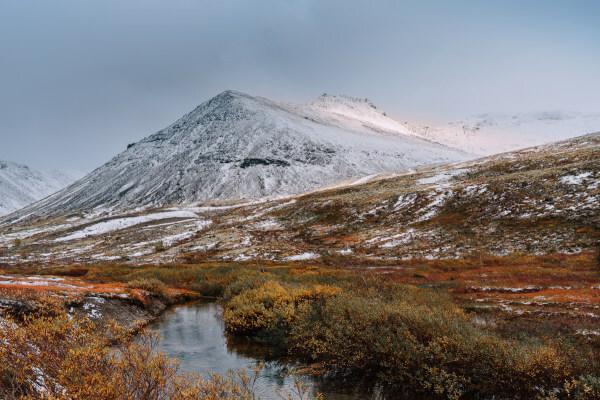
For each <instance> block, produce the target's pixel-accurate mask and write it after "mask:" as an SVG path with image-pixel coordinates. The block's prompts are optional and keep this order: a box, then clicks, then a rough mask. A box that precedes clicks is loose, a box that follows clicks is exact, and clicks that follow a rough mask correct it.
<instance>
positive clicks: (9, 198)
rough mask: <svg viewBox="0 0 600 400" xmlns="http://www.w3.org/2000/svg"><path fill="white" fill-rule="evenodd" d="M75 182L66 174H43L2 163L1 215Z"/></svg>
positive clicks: (57, 172) (7, 162)
mask: <svg viewBox="0 0 600 400" xmlns="http://www.w3.org/2000/svg"><path fill="white" fill-rule="evenodd" d="M74 180H75V178H74V177H73V176H72V175H70V174H67V173H64V172H60V171H50V172H43V171H38V170H36V169H33V168H31V167H28V166H26V165H21V164H17V163H13V162H9V161H0V215H3V214H8V213H10V212H12V211H15V210H18V209H20V208H22V207H25V206H27V205H29V204H31V203H33V202H35V201H37V200H40V199H43V198H44V197H46V196H48V195H50V194H52V193H54V192H57V191H58V190H60V189H62V188H64V187H66V186H67V185H68V184H70V183H72V182H73V181H74Z"/></svg>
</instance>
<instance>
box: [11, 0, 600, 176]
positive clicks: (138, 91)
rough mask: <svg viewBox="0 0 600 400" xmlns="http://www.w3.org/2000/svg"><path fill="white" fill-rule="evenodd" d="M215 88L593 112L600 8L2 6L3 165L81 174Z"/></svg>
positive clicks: (318, 1) (415, 114) (434, 109)
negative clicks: (71, 171) (80, 171)
mask: <svg viewBox="0 0 600 400" xmlns="http://www.w3.org/2000/svg"><path fill="white" fill-rule="evenodd" d="M225 89H237V90H241V91H244V92H247V93H250V94H255V95H261V96H266V97H269V98H272V99H276V100H284V101H293V102H302V101H307V100H310V99H312V98H314V97H316V96H318V95H319V94H320V93H322V92H328V93H343V94H349V95H354V96H359V97H368V98H370V99H371V100H373V101H374V102H375V103H376V104H378V105H379V107H380V108H382V109H384V110H386V111H387V112H388V113H389V114H391V115H395V116H398V117H402V118H415V119H429V120H451V119H459V118H462V117H464V116H468V115H472V114H476V113H481V112H495V111H507V112H509V111H510V112H513V111H523V112H526V111H539V110H571V111H600V1H597V0H590V1H584V0H570V1H566V0H564V1H563V0H560V1H558V0H556V1H552V0H538V1H530V0H518V1H516V0H514V1H513V0H502V1H487V0H479V1H475V0H471V1H467V0H439V1H428V0H415V1H401V0H396V1H392V0H390V1H386V0H380V1H377V0H370V1H367V0H255V1H250V0H218V1H214V0H213V1H201V0H196V1H191V0H169V1H166V0H161V1H158V0H143V1H141V0H140V1H133V0H102V1H91V0H90V1H85V0H72V1H65V0H52V1H48V0H39V1H33V0H0V159H8V160H12V161H17V162H22V163H26V164H29V165H32V166H34V167H38V168H45V169H50V168H62V169H78V170H83V171H89V170H91V169H93V168H95V167H97V166H99V165H101V164H102V163H104V162H105V161H107V160H109V159H110V158H111V157H112V156H113V155H115V154H116V153H118V152H119V151H121V150H123V149H124V148H125V146H126V145H127V143H130V142H133V141H136V140H139V139H141V138H142V137H144V136H147V135H149V134H151V133H153V132H155V131H157V130H159V129H160V128H162V127H164V126H166V125H168V124H169V123H171V122H172V121H174V120H175V119H176V118H178V117H179V116H181V115H182V114H184V113H185V112H187V111H188V110H190V109H191V108H193V107H194V106H196V105H197V104H199V103H201V102H202V101H204V100H206V99H208V98H210V97H211V96H213V95H215V94H217V93H219V92H221V91H223V90H225Z"/></svg>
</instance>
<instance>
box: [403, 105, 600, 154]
mask: <svg viewBox="0 0 600 400" xmlns="http://www.w3.org/2000/svg"><path fill="white" fill-rule="evenodd" d="M403 125H404V126H405V128H406V129H407V130H409V131H410V132H412V133H413V134H415V135H418V136H420V137H422V138H425V139H428V140H432V141H435V142H438V143H442V144H445V145H447V146H450V147H455V148H458V149H462V150H464V151H466V152H469V153H473V154H479V155H491V154H496V153H501V152H506V151H511V150H516V149H521V148H525V147H530V146H538V145H541V144H545V143H551V142H555V141H559V140H565V139H568V138H572V137H575V136H579V135H583V134H587V133H595V132H600V113H597V114H589V113H574V112H560V111H552V112H550V111H546V112H537V113H520V114H497V113H489V114H482V115H478V116H475V117H471V118H467V119H464V120H460V121H454V122H450V123H447V124H441V125H426V124H415V123H410V122H404V123H403Z"/></svg>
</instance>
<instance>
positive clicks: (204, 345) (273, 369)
mask: <svg viewBox="0 0 600 400" xmlns="http://www.w3.org/2000/svg"><path fill="white" fill-rule="evenodd" d="M151 329H153V330H156V331H157V332H158V333H159V334H160V338H161V340H160V350H161V351H162V352H164V353H165V354H167V355H168V356H170V357H173V358H176V359H178V360H179V362H180V364H181V369H182V370H184V371H189V372H197V373H199V374H201V375H203V376H208V375H209V374H211V373H218V374H222V375H224V374H227V372H228V371H230V370H239V369H252V368H254V367H255V366H256V365H257V363H260V362H265V359H266V356H267V355H268V353H269V351H268V349H267V348H266V347H264V346H260V345H256V344H251V343H249V342H247V341H246V342H244V341H233V340H228V339H227V337H226V335H225V329H224V325H223V320H222V319H221V307H220V306H219V305H217V304H216V303H192V304H187V305H183V306H179V307H175V308H173V309H172V310H169V311H167V312H166V313H165V314H164V315H163V316H162V317H161V318H160V319H159V320H158V321H157V322H156V323H155V324H153V325H152V326H151ZM291 371H293V367H290V366H289V365H287V364H281V363H278V362H274V361H270V362H265V367H264V369H263V370H262V371H261V372H260V375H259V377H258V379H257V381H256V386H255V389H256V392H257V394H258V395H259V396H260V399H263V400H272V399H282V398H286V397H287V394H291V393H295V389H294V387H295V383H296V381H297V380H300V381H301V382H303V384H304V385H305V386H306V387H307V390H308V394H309V396H310V398H312V397H313V396H314V395H315V394H316V393H323V394H324V395H325V397H326V399H328V400H357V399H365V398H368V397H371V396H369V395H367V396H366V397H365V394H364V393H363V394H361V395H359V394H352V393H350V394H349V393H341V392H340V391H339V390H332V389H330V388H329V389H328V388H327V387H326V386H325V385H324V384H323V383H321V382H318V381H317V380H316V379H315V378H313V377H310V376H305V375H298V374H294V373H292V372H291Z"/></svg>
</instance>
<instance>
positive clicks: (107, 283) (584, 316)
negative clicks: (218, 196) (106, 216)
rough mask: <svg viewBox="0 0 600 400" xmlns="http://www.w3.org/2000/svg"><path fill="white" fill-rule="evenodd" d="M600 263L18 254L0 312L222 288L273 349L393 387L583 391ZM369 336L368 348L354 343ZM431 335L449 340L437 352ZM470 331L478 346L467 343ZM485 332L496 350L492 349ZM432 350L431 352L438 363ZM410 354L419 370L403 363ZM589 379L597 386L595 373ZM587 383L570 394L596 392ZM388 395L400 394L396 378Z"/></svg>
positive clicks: (228, 305) (121, 302) (598, 324)
mask: <svg viewBox="0 0 600 400" xmlns="http://www.w3.org/2000/svg"><path fill="white" fill-rule="evenodd" d="M328 264H329V265H328ZM598 272H599V265H598V254H597V253H595V252H587V253H581V254H577V255H564V254H558V255H548V256H537V257H536V256H511V257H497V256H489V255H480V257H478V258H468V259H462V260H452V261H448V260H446V261H443V260H410V261H405V262H401V263H395V264H393V265H392V264H390V263H388V265H385V264H384V263H377V264H373V263H368V262H357V263H356V264H354V265H344V266H341V265H336V263H335V262H334V260H330V261H329V263H324V262H323V260H310V261H295V262H286V263H274V262H273V263H252V262H245V263H243V262H242V263H241V262H218V263H215V262H208V263H201V264H169V265H131V264H97V265H63V266H46V267H40V266H20V267H8V268H4V270H3V271H2V278H1V280H0V298H1V299H0V310H2V314H3V315H4V316H5V318H6V317H8V318H15V317H16V318H18V319H19V318H22V316H23V315H37V313H39V312H40V309H41V308H43V307H42V306H41V304H44V302H45V301H46V300H45V299H47V298H48V297H51V298H54V299H60V303H61V304H64V309H65V310H67V311H68V312H69V313H70V314H71V315H73V316H76V317H77V318H84V319H90V320H92V321H95V322H99V323H100V325H106V323H107V322H108V321H109V320H113V319H114V320H116V321H118V322H120V323H121V324H123V325H124V326H125V327H126V328H127V329H130V330H136V331H137V330H139V329H140V328H141V327H142V326H143V325H145V324H147V323H148V322H149V321H151V320H152V319H154V318H156V317H157V316H158V315H159V314H160V313H161V312H162V311H163V310H164V309H165V308H166V307H167V306H168V305H170V304H176V303H180V302H183V301H187V300H189V299H194V298H201V297H207V298H218V299H220V300H219V301H221V302H222V304H223V306H224V308H225V313H224V319H225V324H226V327H227V329H228V331H229V332H230V333H231V334H233V335H241V336H248V337H251V338H255V340H259V341H261V342H263V343H264V342H266V343H269V344H270V346H272V348H273V351H274V352H275V353H277V354H280V355H282V356H285V357H291V358H292V359H298V360H303V361H304V362H307V363H309V364H310V365H312V370H313V373H315V374H317V375H322V374H325V375H326V376H337V375H340V374H341V375H342V376H355V377H362V378H365V379H367V381H368V379H370V378H368V377H371V378H372V379H373V380H374V381H378V380H382V381H383V382H387V383H386V384H385V385H388V387H389V388H396V389H394V390H398V388H399V387H402V388H403V389H402V390H403V391H404V392H407V391H408V392H414V393H417V394H418V393H421V394H427V393H429V395H432V396H436V397H440V398H463V397H465V398H470V397H477V396H484V397H486V396H492V395H498V394H501V395H502V394H503V395H504V396H509V397H511V396H516V397H520V398H531V397H528V396H534V395H538V396H541V397H540V398H546V397H543V396H542V395H543V393H545V392H544V390H547V391H551V390H555V391H558V392H557V393H559V392H560V393H563V392H564V390H566V389H565V388H564V387H563V386H564V385H565V384H566V383H568V382H571V381H572V382H574V383H573V385H575V386H577V385H579V388H578V389H573V390H579V391H580V392H582V393H583V390H584V389H583V386H581V385H584V386H585V385H588V383H585V382H587V380H586V379H588V378H589V379H592V378H593V377H594V376H596V377H597V376H598V374H599V371H600V365H597V360H598V359H600V358H598V356H599V355H600V354H599V352H600V280H599V279H598ZM363 302H364V303H363ZM315 313H316V314H315ZM364 313H366V314H364ZM346 319H347V321H346ZM4 324H5V323H4ZM332 324H333V325H332ZM345 324H348V325H347V326H346V325H345ZM388 324H391V325H388ZM340 327H341V328H340ZM338 328H340V329H342V330H341V331H340V330H338ZM343 329H351V330H352V331H353V332H354V333H352V334H350V333H349V332H345V331H343ZM371 330H373V331H371ZM349 334H350V336H348V335H349ZM371 334H372V335H377V337H369V336H368V335H371ZM407 335H408V336H407ZM409 337H410V338H412V339H407V338H409ZM380 339H385V340H386V341H390V342H389V343H379V342H378V341H379V340H380ZM406 340H408V342H405V341H406ZM440 340H441V341H442V342H440V343H438V342H439V341H440ZM415 341H416V342H415ZM448 341H449V342H448ZM482 341H483V342H482ZM371 342H372V344H369V345H368V349H366V350H364V351H367V353H363V350H360V349H359V348H360V346H367V344H366V343H371ZM308 343H310V344H311V345H310V346H309V345H308ZM409 343H412V344H411V345H410V346H409V347H410V349H406V348H404V346H407V345H408V344H409ZM435 343H437V344H436V345H435V346H439V345H442V344H441V343H446V344H444V345H442V347H443V349H444V350H443V354H444V355H443V356H442V355H441V354H440V353H439V351H442V350H440V349H437V350H436V348H434V347H435V346H434V344H435ZM475 344H477V346H479V347H480V349H479V350H477V351H481V352H483V353H477V354H474V353H472V351H474V350H473V349H471V347H472V346H473V345H475ZM488 344H489V345H490V346H492V347H493V348H498V349H500V350H498V351H500V353H497V352H496V350H494V353H486V352H487V351H488V350H489V349H488V350H486V346H487V345H488ZM306 346H309V347H306ZM311 346H312V347H311ZM315 346H316V347H315ZM356 346H359V347H358V348H357V347H356ZM373 346H375V347H373ZM397 346H401V347H397ZM432 346H434V347H432ZM448 346H449V347H448ZM465 346H466V347H465ZM401 348H404V350H400V349H401ZM404 351H406V352H407V353H406V354H402V352H404ZM349 352H350V354H349ZM352 352H358V353H356V354H352ZM398 352H400V353H398ZM514 352H516V353H514ZM336 354H337V355H336ZM342 354H343V355H344V356H343V357H347V358H341V355H342ZM371 355H372V356H373V357H374V358H373V359H371V358H370V357H371ZM357 357H358V358H357ZM390 357H391V359H390ZM398 357H400V358H401V359H398ZM447 357H454V358H453V359H452V360H450V359H446V358H447ZM515 357H516V358H515ZM531 357H533V358H531ZM546 357H551V362H552V363H553V364H552V365H554V366H553V367H552V368H554V369H552V368H551V370H548V368H549V367H548V365H545V366H540V365H537V364H536V362H534V360H538V361H540V360H543V363H544V364H546V363H548V362H550V360H548V359H546ZM462 358H464V359H462ZM538 358H539V359H538ZM428 359H435V360H436V361H435V368H436V370H435V371H432V370H431V368H432V367H433V366H431V365H430V364H429V363H430V362H431V361H426V360H428ZM351 360H354V361H351ZM359 360H360V361H359ZM389 363H392V364H389ZM395 363H399V364H395ZM406 363H409V364H410V365H412V366H411V367H410V369H409V371H410V370H412V369H414V368H417V370H416V371H420V372H418V373H417V372H415V374H414V375H413V374H412V373H409V376H406V374H407V372H408V371H405V370H404V368H407V364H406ZM457 363H458V364H457ZM462 363H476V365H475V366H474V367H469V368H466V367H461V366H460V365H461V364H462ZM489 363H494V367H492V366H491V365H489ZM515 363H516V364H515ZM519 363H524V364H523V365H522V367H523V366H524V365H527V368H542V367H543V368H542V369H543V371H542V372H540V371H538V372H536V373H535V374H537V375H535V376H530V375H529V374H531V373H533V370H531V371H529V370H520V369H518V367H517V365H519ZM531 363H533V364H531ZM479 364H481V365H479ZM534 364H535V365H534ZM549 365H550V364H549ZM465 368H466V369H465ZM494 368H499V371H497V373H498V374H500V375H498V376H496V372H493V373H492V370H493V369H494ZM556 368H558V369H556ZM559 370H561V372H560V373H559V372H558V371H559ZM503 373H505V374H510V375H511V378H510V379H514V380H515V381H519V379H524V381H523V382H527V384H525V383H523V384H522V387H520V386H515V385H518V382H517V383H514V384H513V386H512V387H513V388H514V391H512V390H513V389H511V390H509V391H508V392H507V391H506V388H501V387H499V386H496V385H492V384H491V383H490V384H489V385H488V384H483V383H482V382H488V381H489V382H491V381H490V379H491V380H492V381H493V380H501V379H508V378H507V376H502V374H503ZM432 374H433V375H432ZM439 374H442V375H439ZM447 374H450V375H447ZM490 374H493V376H492V375H490ZM520 374H524V376H521V377H520V376H519V375H520ZM442 377H443V378H442ZM590 377H592V378H590ZM440 379H441V381H439V382H438V380H440ZM582 379H583V380H585V382H584V381H583V380H582ZM593 379H597V378H593ZM589 385H591V386H589ZM589 385H588V386H589V387H590V390H594V391H592V392H590V393H592V394H593V396H597V395H598V391H597V390H598V389H599V387H598V386H595V384H589ZM588 386H585V387H586V388H587V387H588ZM390 390H391V389H390ZM394 390H392V392H393V391H394ZM586 390H587V389H586ZM565 393H566V392H565ZM574 393H575V392H574ZM594 393H595V394H594ZM582 396H583V395H582ZM586 396H587V395H586ZM590 396H591V397H585V396H583V397H581V396H580V397H575V398H596V397H593V396H592V395H590ZM232 398H234V397H232ZM388 398H394V396H392V395H391V392H390V394H388ZM547 398H550V397H547Z"/></svg>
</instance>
